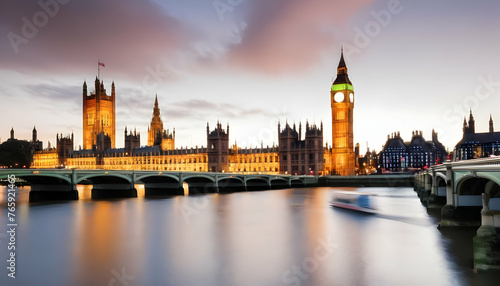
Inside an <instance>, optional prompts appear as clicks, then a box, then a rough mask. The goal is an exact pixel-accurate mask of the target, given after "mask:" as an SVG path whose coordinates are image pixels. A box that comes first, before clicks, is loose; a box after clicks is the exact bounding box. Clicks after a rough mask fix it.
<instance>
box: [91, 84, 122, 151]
mask: <svg viewBox="0 0 500 286" xmlns="http://www.w3.org/2000/svg"><path fill="white" fill-rule="evenodd" d="M94 85H95V90H94V91H93V92H91V93H90V94H88V93H87V83H86V82H83V149H92V147H93V146H94V145H96V144H97V134H99V133H101V132H104V134H105V135H107V136H109V138H110V139H111V148H115V143H116V140H115V138H116V137H115V83H114V82H113V83H112V84H111V95H107V94H106V89H104V83H103V82H102V81H101V82H99V79H98V78H97V77H96V78H95V84H94Z"/></svg>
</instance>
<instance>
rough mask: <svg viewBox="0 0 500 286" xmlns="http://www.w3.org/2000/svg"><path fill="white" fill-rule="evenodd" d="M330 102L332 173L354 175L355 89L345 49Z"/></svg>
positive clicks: (342, 50)
mask: <svg viewBox="0 0 500 286" xmlns="http://www.w3.org/2000/svg"><path fill="white" fill-rule="evenodd" d="M330 102H331V106H332V144H333V146H332V162H331V166H332V173H333V174H336V175H342V176H348V175H354V169H355V155H354V143H353V109H354V88H353V86H352V82H351V80H350V79H349V75H348V73H347V65H346V64H345V60H344V49H343V48H342V49H341V52H340V61H339V65H338V67H337V78H336V79H335V81H334V82H333V83H332V86H331V90H330Z"/></svg>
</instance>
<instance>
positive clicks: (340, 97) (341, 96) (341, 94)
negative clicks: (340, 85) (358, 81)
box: [333, 91, 344, 102]
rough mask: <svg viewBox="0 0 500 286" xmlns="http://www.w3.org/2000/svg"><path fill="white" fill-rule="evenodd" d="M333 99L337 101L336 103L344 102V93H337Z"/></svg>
mask: <svg viewBox="0 0 500 286" xmlns="http://www.w3.org/2000/svg"><path fill="white" fill-rule="evenodd" d="M333 99H334V100H335V101H336V102H342V101H343V100H344V94H343V93H342V92H340V91H339V92H337V93H336V94H335V95H334V96H333Z"/></svg>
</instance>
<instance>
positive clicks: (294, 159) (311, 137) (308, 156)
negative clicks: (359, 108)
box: [31, 54, 356, 175]
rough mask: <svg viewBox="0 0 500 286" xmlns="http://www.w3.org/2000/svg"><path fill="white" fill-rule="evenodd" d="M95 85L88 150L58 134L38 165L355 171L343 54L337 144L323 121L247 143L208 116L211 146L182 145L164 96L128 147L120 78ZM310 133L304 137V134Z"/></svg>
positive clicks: (335, 104) (336, 99)
mask: <svg viewBox="0 0 500 286" xmlns="http://www.w3.org/2000/svg"><path fill="white" fill-rule="evenodd" d="M94 85H95V86H94V91H93V92H91V93H90V94H89V93H88V92H87V84H86V82H84V83H83V149H82V150H74V148H73V146H74V140H73V138H74V136H73V134H71V135H62V134H58V135H57V138H56V140H57V145H56V146H57V147H56V148H49V149H46V150H43V151H36V152H34V154H33V164H32V166H31V167H32V168H75V169H108V170H163V171H188V172H189V171H191V172H226V173H244V174H248V173H255V174H290V175H295V174H297V175H303V174H307V175H324V174H334V175H354V174H355V167H356V166H355V162H356V160H355V153H354V149H353V108H354V90H353V87H352V83H351V81H350V80H349V77H348V75H347V67H346V65H345V61H344V57H343V54H341V58H340V62H339V65H338V68H337V78H336V80H335V81H334V82H333V84H332V86H331V91H330V97H331V98H330V101H331V106H332V142H333V143H332V144H333V145H332V147H331V148H328V146H326V145H323V123H321V125H320V126H316V125H315V124H309V122H306V125H305V129H304V133H302V131H303V130H302V124H301V123H299V127H298V129H297V128H296V125H295V124H293V127H292V126H290V125H289V124H288V122H286V123H285V125H284V128H283V129H282V128H281V124H280V123H278V142H279V144H278V146H272V147H269V146H266V147H264V146H263V145H261V146H260V147H257V148H244V149H243V148H241V147H238V146H237V145H236V144H234V145H232V146H230V144H229V124H228V125H227V126H226V128H223V126H222V124H221V123H220V122H217V124H216V125H215V127H214V128H213V129H211V128H210V125H209V124H208V123H207V127H206V128H207V129H206V132H207V145H206V147H203V146H202V147H198V146H196V147H191V148H182V147H181V148H176V147H175V129H173V130H172V131H170V130H165V129H164V128H163V121H162V119H161V114H160V107H159V102H158V96H156V98H155V101H154V106H153V115H152V119H151V123H150V125H149V127H148V135H147V136H148V140H147V146H140V136H141V135H140V133H139V132H137V131H136V130H134V131H132V130H128V129H127V127H125V130H124V141H125V142H124V146H125V147H124V148H115V144H116V137H115V124H116V123H115V116H116V112H115V84H114V82H113V83H112V85H111V94H110V95H108V94H107V93H106V89H105V88H104V83H103V82H102V81H99V79H98V78H96V80H95V84H94ZM302 135H304V138H302Z"/></svg>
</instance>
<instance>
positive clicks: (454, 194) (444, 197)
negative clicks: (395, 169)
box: [415, 158, 500, 270]
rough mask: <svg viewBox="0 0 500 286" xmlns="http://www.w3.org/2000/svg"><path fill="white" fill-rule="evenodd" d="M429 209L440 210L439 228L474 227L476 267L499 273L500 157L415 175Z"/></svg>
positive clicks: (420, 193)
mask: <svg viewBox="0 0 500 286" xmlns="http://www.w3.org/2000/svg"><path fill="white" fill-rule="evenodd" d="M415 191H416V192H417V194H418V195H419V197H420V199H421V201H422V202H423V203H424V204H426V205H427V208H428V209H436V208H440V209H441V219H440V222H439V228H443V227H460V226H475V227H478V226H479V228H478V230H477V234H476V236H475V237H474V242H473V244H474V268H475V269H476V270H491V269H495V270H500V251H498V250H499V249H500V158H481V159H472V160H466V161H458V162H450V161H447V162H445V163H444V164H441V165H436V166H432V167H430V168H428V169H426V170H424V171H422V172H420V173H418V174H417V175H416V176H415Z"/></svg>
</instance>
